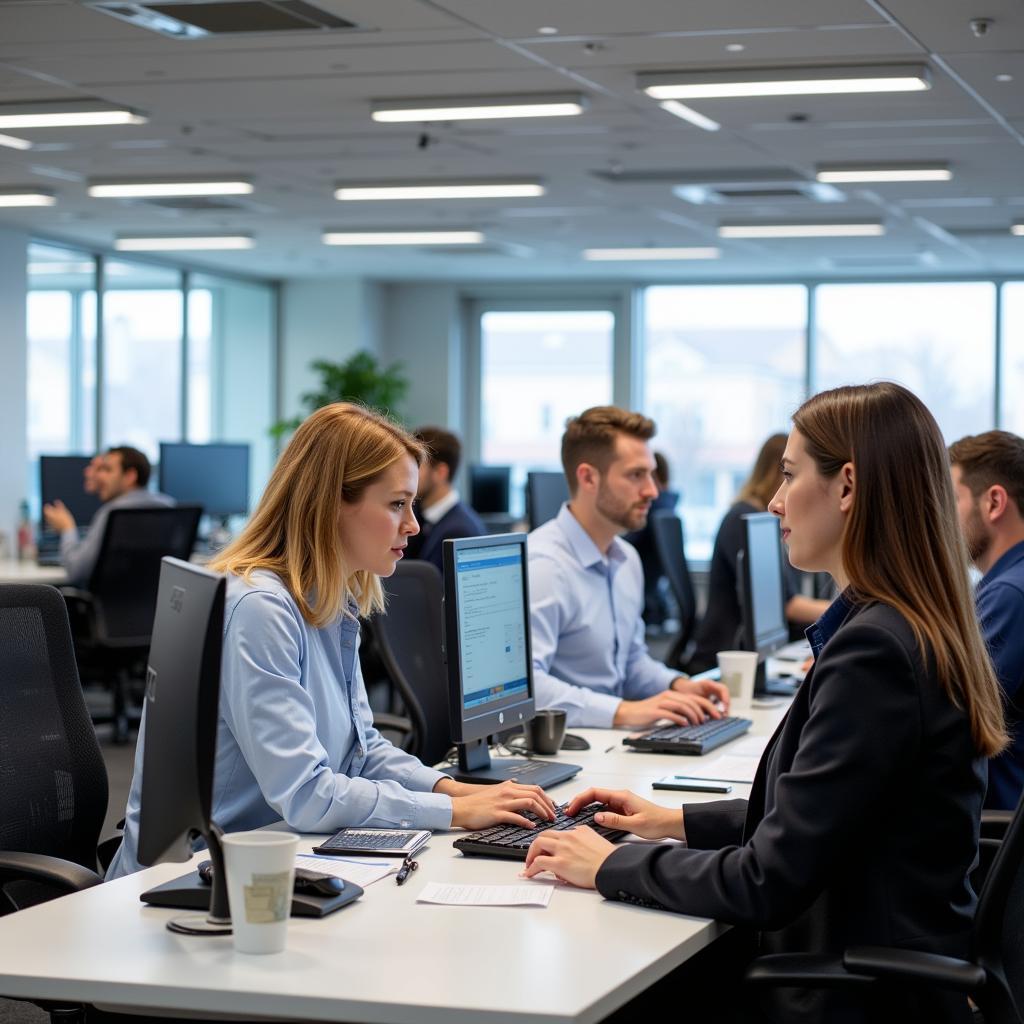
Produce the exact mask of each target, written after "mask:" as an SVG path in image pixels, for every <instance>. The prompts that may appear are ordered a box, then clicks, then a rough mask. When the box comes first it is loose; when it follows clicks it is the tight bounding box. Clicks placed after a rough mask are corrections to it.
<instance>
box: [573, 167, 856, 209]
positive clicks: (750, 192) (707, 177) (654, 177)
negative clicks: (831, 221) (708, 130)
mask: <svg viewBox="0 0 1024 1024" xmlns="http://www.w3.org/2000/svg"><path fill="white" fill-rule="evenodd" d="M591 174H593V175H594V177H596V178H601V179H602V180H603V181H607V182H609V183H613V184H616V185H662V184H665V185H671V186H672V191H673V193H675V195H677V196H678V197H679V198H680V199H685V200H686V201H687V202H688V203H694V204H695V205H697V206H704V205H713V206H724V205H731V206H736V205H743V204H744V203H808V202H810V203H841V202H843V200H844V199H845V198H846V197H845V196H844V195H843V193H842V192H841V191H840V190H839V189H837V188H836V187H835V186H834V185H824V184H822V183H821V182H818V181H808V180H807V179H805V178H803V177H801V176H800V175H799V174H795V173H793V172H792V171H785V170H779V169H777V168H773V167H765V168H758V167H755V168H751V169H750V170H746V171H736V170H729V169H722V170H707V171H687V170H654V171H645V170H639V171H611V170H601V171H591Z"/></svg>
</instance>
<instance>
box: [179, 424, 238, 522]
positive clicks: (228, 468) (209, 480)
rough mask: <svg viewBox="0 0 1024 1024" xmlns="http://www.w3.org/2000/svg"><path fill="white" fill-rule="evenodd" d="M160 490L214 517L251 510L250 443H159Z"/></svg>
mask: <svg viewBox="0 0 1024 1024" xmlns="http://www.w3.org/2000/svg"><path fill="white" fill-rule="evenodd" d="M160 490H161V491H163V492H164V494H168V495H170V496H171V497H172V498H174V499H175V501H177V502H178V503H179V504H182V505H202V506H203V511H204V512H205V513H206V514H207V515H211V516H228V515H245V514H246V513H247V512H248V511H249V446H248V445H247V444H169V443H167V442H165V441H162V442H161V443H160Z"/></svg>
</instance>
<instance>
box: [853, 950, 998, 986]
mask: <svg viewBox="0 0 1024 1024" xmlns="http://www.w3.org/2000/svg"><path fill="white" fill-rule="evenodd" d="M843 966H845V967H846V968H847V969H848V970H850V971H855V972H858V973H860V974H869V975H871V976H872V977H875V978H879V979H881V978H885V979H895V980H900V981H916V982H921V983H923V984H925V985H933V986H935V987H937V988H950V989H955V990H956V991H957V992H974V991H976V990H977V989H979V988H981V986H982V985H984V984H985V969H984V968H983V967H979V966H978V965H977V964H972V963H969V962H968V961H966V960H960V959H958V958H956V957H952V956H940V955H939V954H938V953H921V952H919V951H917V950H913V949H893V948H891V947H888V946H853V947H851V948H850V949H848V950H847V951H846V952H845V953H844V954H843Z"/></svg>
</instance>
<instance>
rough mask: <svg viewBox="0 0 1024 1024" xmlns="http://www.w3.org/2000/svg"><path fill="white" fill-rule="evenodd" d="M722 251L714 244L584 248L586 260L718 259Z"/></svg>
mask: <svg viewBox="0 0 1024 1024" xmlns="http://www.w3.org/2000/svg"><path fill="white" fill-rule="evenodd" d="M720 255H721V252H720V251H719V250H718V249H716V248H714V247H713V246H705V247H696V246H694V247H690V248H684V249H678V248H676V249H671V248H658V247H655V246H651V247H648V248H640V249H584V250H583V258H584V259H585V260H612V261H618V260H717V259H718V257H719V256H720Z"/></svg>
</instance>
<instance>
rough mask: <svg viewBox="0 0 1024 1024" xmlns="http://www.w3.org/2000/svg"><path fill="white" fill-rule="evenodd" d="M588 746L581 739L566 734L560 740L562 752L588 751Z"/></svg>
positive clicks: (580, 737) (571, 734) (568, 733)
mask: <svg viewBox="0 0 1024 1024" xmlns="http://www.w3.org/2000/svg"><path fill="white" fill-rule="evenodd" d="M589 749H590V744H589V743H588V742H587V741H586V740H585V739H584V738H583V737H582V736H576V735H574V734H573V733H571V732H567V733H566V734H565V736H564V737H563V738H562V750H589Z"/></svg>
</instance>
